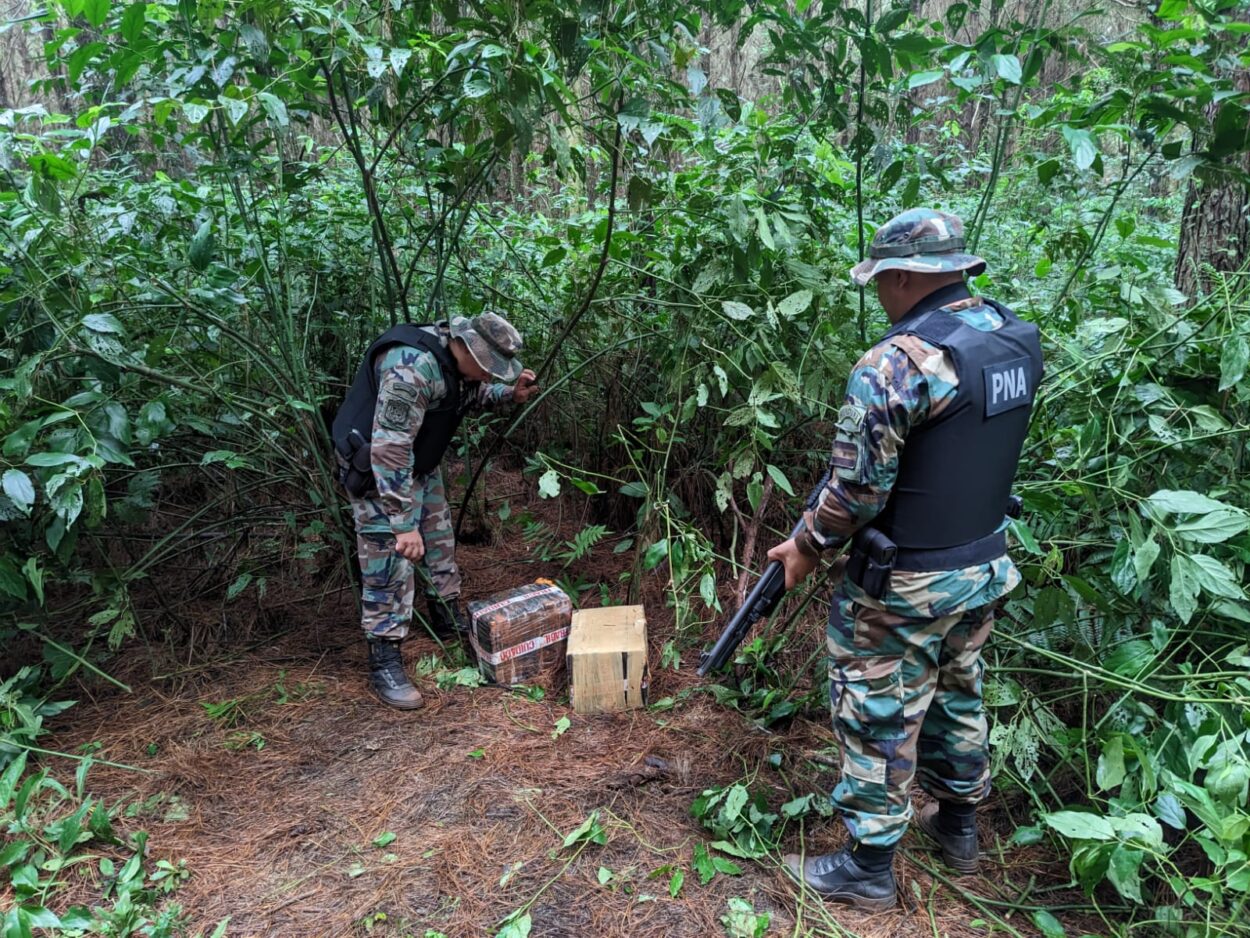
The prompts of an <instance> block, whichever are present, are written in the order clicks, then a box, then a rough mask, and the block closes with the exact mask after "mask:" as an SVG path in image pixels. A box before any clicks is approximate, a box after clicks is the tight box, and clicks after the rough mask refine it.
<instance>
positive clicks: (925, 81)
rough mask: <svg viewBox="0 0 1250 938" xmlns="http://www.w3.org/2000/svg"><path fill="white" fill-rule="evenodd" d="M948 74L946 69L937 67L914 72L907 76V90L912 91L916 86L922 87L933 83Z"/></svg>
mask: <svg viewBox="0 0 1250 938" xmlns="http://www.w3.org/2000/svg"><path fill="white" fill-rule="evenodd" d="M945 74H946V72H945V70H944V69H940V68H935V69H930V70H928V71H924V72H912V74H910V75H908V76H907V90H908V91H912V90H914V89H916V88H922V87H924V86H925V85H931V84H933V83H934V82H935V81H939V80H941V78H942V76H944V75H945Z"/></svg>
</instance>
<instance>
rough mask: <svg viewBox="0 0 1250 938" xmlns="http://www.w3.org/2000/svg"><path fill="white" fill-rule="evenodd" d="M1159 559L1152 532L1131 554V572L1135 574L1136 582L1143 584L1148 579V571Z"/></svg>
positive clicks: (1156, 544)
mask: <svg viewBox="0 0 1250 938" xmlns="http://www.w3.org/2000/svg"><path fill="white" fill-rule="evenodd" d="M1158 559H1159V544H1158V542H1157V541H1156V540H1155V536H1154V532H1153V531H1152V532H1151V533H1150V536H1149V537H1148V538H1146V540H1145V541H1143V542H1142V544H1141V546H1140V547H1138V548H1137V550H1135V551H1134V552H1133V570H1134V572H1135V573H1136V574H1137V582H1138V583H1145V582H1146V581H1147V580H1148V579H1149V577H1150V570H1151V568H1152V567H1154V565H1155V561H1156V560H1158Z"/></svg>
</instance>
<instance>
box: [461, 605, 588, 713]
mask: <svg viewBox="0 0 1250 938" xmlns="http://www.w3.org/2000/svg"><path fill="white" fill-rule="evenodd" d="M469 615H470V617H471V618H472V623H471V625H470V627H469V641H470V643H471V644H472V645H473V650H474V652H476V653H477V664H478V667H479V668H480V669H481V671H482V677H484V678H486V680H488V681H492V682H494V683H496V684H538V685H540V686H542V687H543V688H544V689H546V690H551V691H555V690H559V689H560V688H561V687H563V686H564V649H565V644H566V642H567V641H568V637H569V620H570V618H571V617H572V615H573V604H572V603H571V602H570V601H569V597H568V596H567V595H566V594H565V593H564V591H563V590H562V589H560V587H558V586H555V585H554V584H550V583H529V584H527V585H525V586H519V587H517V588H516V589H511V590H508V591H506V592H503V593H496V594H495V595H494V596H491V597H490V598H488V599H480V600H478V601H477V602H471V603H469Z"/></svg>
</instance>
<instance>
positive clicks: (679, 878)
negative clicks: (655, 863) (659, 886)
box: [668, 870, 686, 899]
mask: <svg viewBox="0 0 1250 938" xmlns="http://www.w3.org/2000/svg"><path fill="white" fill-rule="evenodd" d="M685 881H686V874H685V873H684V872H683V871H682V870H674V871H673V875H672V877H670V879H669V881H668V894H669V895H670V896H671V897H672V898H674V899H676V898H677V894H678V893H679V892H681V887H682V884H683V883H685Z"/></svg>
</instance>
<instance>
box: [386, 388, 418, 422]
mask: <svg viewBox="0 0 1250 938" xmlns="http://www.w3.org/2000/svg"><path fill="white" fill-rule="evenodd" d="M416 399H417V389H416V388H414V387H413V386H412V385H411V384H405V383H403V382H393V383H391V384H388V385H387V386H386V387H385V388H383V390H382V394H381V395H380V396H379V397H378V426H379V427H381V428H382V429H384V430H397V431H401V432H402V431H404V430H407V429H408V428H409V426H411V425H412V408H413V406H414V405H415V402H416Z"/></svg>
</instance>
